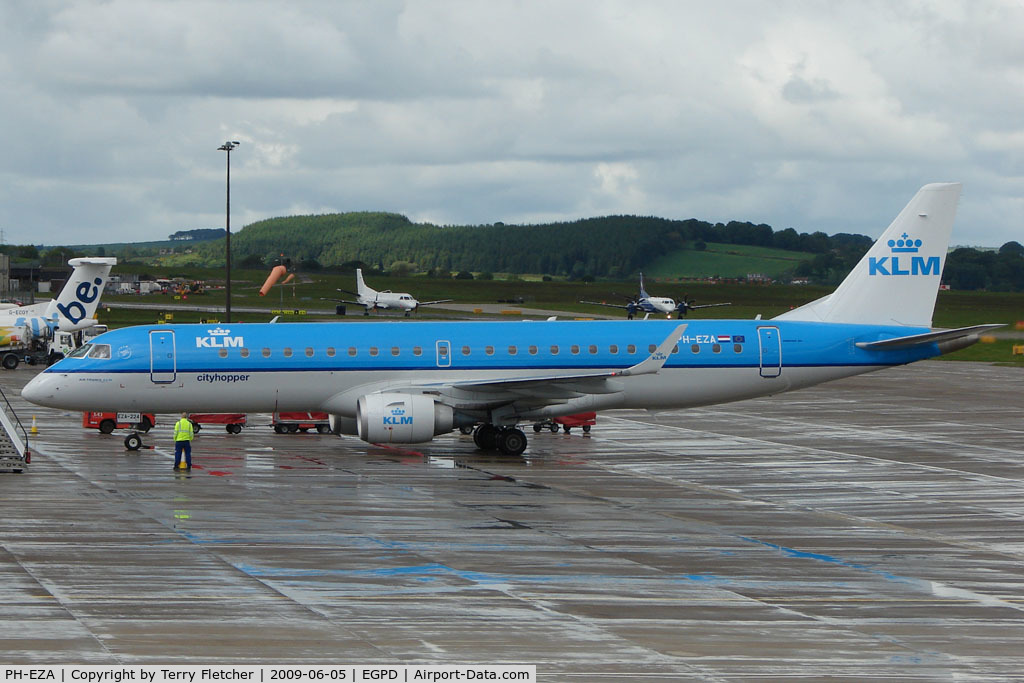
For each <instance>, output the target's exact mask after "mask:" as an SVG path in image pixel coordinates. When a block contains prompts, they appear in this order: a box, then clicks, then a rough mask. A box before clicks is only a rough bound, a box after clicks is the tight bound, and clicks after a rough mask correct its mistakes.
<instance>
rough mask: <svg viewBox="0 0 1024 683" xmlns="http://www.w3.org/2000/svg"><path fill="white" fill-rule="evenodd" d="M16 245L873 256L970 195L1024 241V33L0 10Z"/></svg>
mask: <svg viewBox="0 0 1024 683" xmlns="http://www.w3.org/2000/svg"><path fill="white" fill-rule="evenodd" d="M0 79H2V80H0V84H2V88H0V136H2V138H0V139H2V141H3V143H2V150H3V153H2V154H0V174H2V183H0V230H2V231H3V238H4V241H5V242H6V243H9V244H24V243H34V244H76V243H77V244H94V243H101V242H112V241H143V240H153V239H165V238H166V237H167V235H169V234H170V233H172V232H175V231H177V230H188V229H193V228H210V227H223V226H224V199H225V197H224V181H225V153H224V152H221V151H217V147H218V146H220V145H221V144H222V143H223V142H225V141H226V140H238V141H240V142H241V145H240V146H239V147H238V149H236V150H235V151H234V152H232V154H231V200H232V201H231V206H232V219H231V225H232V231H237V230H239V229H241V228H242V227H243V226H244V225H247V224H248V223H251V222H253V221H255V220H259V219H261V218H267V217H272V216H282V215H293V214H300V213H328V212H339V211H355V210H381V211H394V212H398V213H403V214H405V215H407V216H409V217H410V218H411V219H413V220H415V221H430V222H434V223H438V224H477V223H491V222H495V221H504V222H505V223H522V222H539V221H549V220H573V219H576V218H581V217H589V216H598V215H607V214H640V215H656V216H663V217H667V218H699V219H703V220H708V221H713V222H714V221H728V220H742V221H752V222H755V223H767V224H769V225H771V226H772V227H774V228H775V229H776V230H781V229H784V228H787V227H793V228H795V229H797V230H798V231H800V232H813V231H815V230H823V231H825V232H827V233H829V234H833V233H836V232H859V233H862V234H867V235H870V236H872V237H877V236H878V235H879V234H880V233H881V232H882V230H883V229H884V228H885V227H886V226H887V225H888V224H889V222H890V221H891V220H892V219H893V218H894V217H895V216H896V214H897V213H898V212H899V210H900V209H901V208H902V207H903V205H904V204H905V203H906V202H907V201H908V200H909V199H910V197H911V196H912V195H913V194H914V192H915V191H916V190H917V189H918V188H919V187H920V186H921V185H923V184H925V183H929V182H935V181H961V182H963V183H964V191H963V196H962V198H961V202H960V210H959V213H958V217H957V221H956V228H955V231H954V242H956V243H958V244H971V245H983V246H999V245H1001V244H1003V243H1004V242H1007V241H1009V240H1018V241H1022V242H1024V8H1022V4H1021V3H1020V2H1017V1H1016V0H1013V1H1011V0H970V1H965V2H895V1H889V0H885V1H879V2H869V1H860V0H858V1H856V2H854V1H851V2H786V1H779V2H765V1H762V2H731V1H728V0H726V1H723V2H716V3H709V2H682V1H679V0H666V1H664V2H654V1H650V2H648V1H645V0H622V1H614V2H613V1H606V2H602V1H598V0H564V1H559V0H543V1H542V2H540V1H538V2H531V1H529V0H522V1H519V2H512V1H508V2H504V1H501V0H488V1H484V0H466V1H455V0H423V1H420V2H417V1H411V0H410V1H408V2H398V1H392V2H389V1H384V0H373V1H370V0H366V1H363V2H341V1H338V2H334V1H329V0H324V1H322V2H317V1H307V2H301V1H299V2H296V1H289V2H284V1H281V2H269V1H268V2H258V1H254V0H244V1H243V0H239V1H237V2H231V1H228V0H217V1H210V2H202V1H198V0H197V1H189V0H183V1H179V2H158V1H151V0H109V1H102V2H101V1H79V2H74V1H71V2H64V1H51V0H24V1H19V0H5V1H4V2H2V3H0Z"/></svg>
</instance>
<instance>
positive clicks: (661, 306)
mask: <svg viewBox="0 0 1024 683" xmlns="http://www.w3.org/2000/svg"><path fill="white" fill-rule="evenodd" d="M626 298H627V299H629V301H628V303H625V304H610V303H607V302H605V301H580V303H581V304H592V305H594V306H608V307H609V308H624V309H625V310H626V318H627V319H628V320H632V319H633V316H635V315H636V314H637V313H664V314H665V317H666V318H671V317H672V314H673V313H675V314H676V317H677V318H682V317H684V316H685V315H686V313H687V311H693V310H696V309H698V308H711V307H713V306H729V305H730V304H701V305H700V306H697V305H695V304H694V303H693V299H689V300H687V298H686V295H685V294H684V295H683V298H682V299H681V300H680V301H679V303H676V302H675V300H674V299H672V298H671V297H667V296H651V295H650V294H648V293H647V290H646V289H644V274H643V273H640V292H639V293H638V294H637V295H636V296H635V297H626Z"/></svg>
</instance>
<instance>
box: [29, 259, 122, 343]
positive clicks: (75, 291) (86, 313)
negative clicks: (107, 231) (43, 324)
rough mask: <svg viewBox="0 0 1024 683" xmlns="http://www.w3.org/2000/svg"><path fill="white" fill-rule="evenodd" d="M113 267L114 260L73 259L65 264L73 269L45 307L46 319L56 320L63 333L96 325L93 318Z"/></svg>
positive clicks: (115, 260)
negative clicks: (60, 288) (54, 297)
mask: <svg viewBox="0 0 1024 683" xmlns="http://www.w3.org/2000/svg"><path fill="white" fill-rule="evenodd" d="M116 264H117V259H116V258H73V259H71V260H70V261H68V265H69V266H71V267H72V268H73V269H74V270H72V271H71V277H70V278H68V281H67V283H65V285H64V288H63V289H62V290H60V294H59V295H58V296H57V298H56V299H53V300H51V301H50V303H49V305H48V306H47V308H46V317H47V318H48V319H49V320H50V321H53V320H56V323H57V327H58V328H60V329H61V330H64V331H65V332H70V331H73V330H81V329H84V328H86V327H90V326H92V325H95V324H96V320H95V319H94V317H93V316H95V315H96V308H97V307H98V306H99V304H100V297H101V296H102V295H103V288H104V287H105V286H106V284H107V278H108V277H109V276H110V269H111V268H112V267H113V266H114V265H116ZM48 324H51V325H52V323H48Z"/></svg>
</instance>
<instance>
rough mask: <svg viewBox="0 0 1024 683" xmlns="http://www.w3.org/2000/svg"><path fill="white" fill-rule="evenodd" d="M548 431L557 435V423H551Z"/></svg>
mask: <svg viewBox="0 0 1024 683" xmlns="http://www.w3.org/2000/svg"><path fill="white" fill-rule="evenodd" d="M548 429H550V430H551V433H552V434H557V433H558V423H557V422H552V423H551V426H550V427H548Z"/></svg>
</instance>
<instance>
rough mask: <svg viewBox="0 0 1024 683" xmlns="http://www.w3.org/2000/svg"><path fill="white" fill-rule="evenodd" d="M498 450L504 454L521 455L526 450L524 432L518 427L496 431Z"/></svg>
mask: <svg viewBox="0 0 1024 683" xmlns="http://www.w3.org/2000/svg"><path fill="white" fill-rule="evenodd" d="M497 442H498V450H500V451H501V452H502V453H504V454H505V455H522V454H523V451H525V450H526V434H523V432H522V430H520V429H515V428H512V429H503V430H501V431H500V432H499V433H498V439H497Z"/></svg>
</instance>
